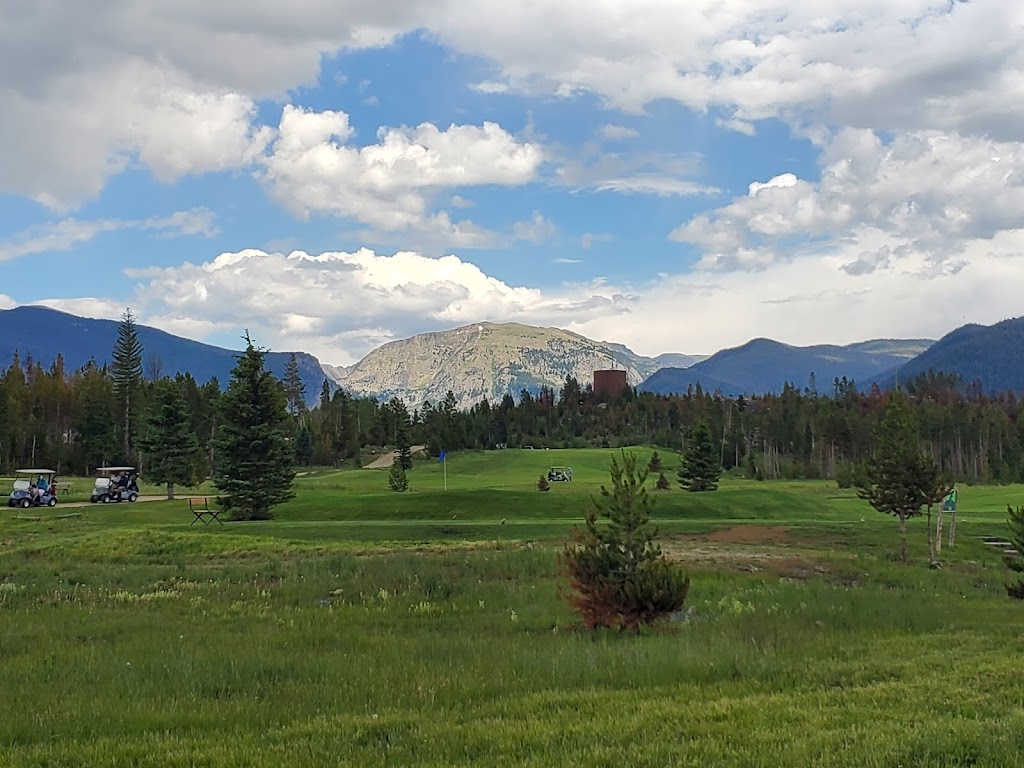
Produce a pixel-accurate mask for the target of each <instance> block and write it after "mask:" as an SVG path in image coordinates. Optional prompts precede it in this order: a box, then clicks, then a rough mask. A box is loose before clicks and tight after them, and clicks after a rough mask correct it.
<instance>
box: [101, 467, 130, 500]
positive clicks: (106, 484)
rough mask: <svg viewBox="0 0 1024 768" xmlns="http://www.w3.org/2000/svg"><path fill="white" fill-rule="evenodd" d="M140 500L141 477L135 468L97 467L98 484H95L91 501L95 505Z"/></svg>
mask: <svg viewBox="0 0 1024 768" xmlns="http://www.w3.org/2000/svg"><path fill="white" fill-rule="evenodd" d="M138 498H139V476H138V474H137V473H136V471H135V467H97V468H96V482H95V483H94V484H93V487H92V493H91V494H89V501H91V502H92V503H93V504H96V503H97V502H103V503H104V504H110V503H111V502H119V501H128V502H133V501H135V500H137V499H138Z"/></svg>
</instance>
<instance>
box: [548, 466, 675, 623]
mask: <svg viewBox="0 0 1024 768" xmlns="http://www.w3.org/2000/svg"><path fill="white" fill-rule="evenodd" d="M610 474H611V481H612V487H611V490H609V489H608V488H606V487H605V486H601V495H600V497H598V498H596V499H594V501H593V505H592V507H591V508H590V509H589V510H587V512H586V514H585V517H584V522H585V527H584V528H583V529H582V530H580V529H577V530H576V531H574V534H573V538H572V539H570V541H569V542H568V543H567V544H566V546H565V549H564V551H563V555H562V561H563V564H564V565H565V567H566V570H567V572H568V575H569V578H570V580H571V584H572V593H571V594H570V595H568V601H569V603H570V605H572V607H573V608H574V609H575V610H576V611H577V612H578V613H579V614H580V617H581V618H582V619H583V621H584V623H585V624H586V625H587V626H588V627H591V628H594V627H617V628H619V629H626V628H633V629H636V630H638V631H639V628H640V626H641V625H643V624H650V623H653V622H655V621H657V620H658V619H659V618H662V617H664V616H667V615H669V614H671V613H674V612H675V611H678V610H679V609H680V608H681V607H682V606H683V604H684V603H685V601H686V595H687V592H688V591H689V588H690V579H689V577H688V576H686V574H685V573H684V572H683V571H682V570H681V569H680V568H678V567H677V566H675V565H673V564H672V563H670V562H668V561H667V560H666V559H665V557H664V555H663V554H662V552H661V550H660V548H659V547H658V545H657V544H656V542H655V536H656V535H657V532H656V531H655V530H653V529H651V527H650V526H649V521H650V515H651V511H652V510H653V508H654V498H653V497H652V496H648V495H647V490H646V489H645V488H644V482H645V481H646V479H647V470H646V469H640V470H638V469H637V461H636V455H635V454H627V453H625V452H624V451H623V452H622V463H621V464H620V463H619V462H618V460H617V459H616V458H615V457H614V456H613V457H612V461H611V467H610ZM599 520H600V521H601V522H600V523H599Z"/></svg>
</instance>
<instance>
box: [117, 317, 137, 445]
mask: <svg viewBox="0 0 1024 768" xmlns="http://www.w3.org/2000/svg"><path fill="white" fill-rule="evenodd" d="M111 357H112V362H111V366H110V373H111V377H112V378H113V380H114V393H115V394H116V395H117V407H118V419H117V424H118V431H119V433H120V435H119V436H120V438H121V446H122V448H123V449H124V456H125V459H129V458H131V456H132V455H133V453H134V450H135V438H136V433H137V431H138V422H139V412H140V402H139V399H140V394H141V392H142V342H140V341H139V331H138V328H137V327H136V325H135V316H134V315H133V314H132V311H131V309H130V308H129V309H126V310H125V311H124V314H122V315H121V323H120V325H118V327H117V341H115V342H114V351H113V354H112V356H111Z"/></svg>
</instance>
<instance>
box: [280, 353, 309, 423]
mask: <svg viewBox="0 0 1024 768" xmlns="http://www.w3.org/2000/svg"><path fill="white" fill-rule="evenodd" d="M284 394H285V397H286V398H287V400H288V413H290V414H291V415H292V416H298V415H299V414H300V413H302V412H303V411H304V410H306V384H305V383H304V382H303V381H302V376H301V375H300V374H299V361H298V359H297V358H296V357H295V353H294V352H292V353H291V354H290V355H288V362H287V363H285V366H284Z"/></svg>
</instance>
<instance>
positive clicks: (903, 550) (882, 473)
mask: <svg viewBox="0 0 1024 768" xmlns="http://www.w3.org/2000/svg"><path fill="white" fill-rule="evenodd" d="M875 444H876V445H875V452H874V455H872V456H871V458H869V459H868V460H867V461H866V462H865V463H864V467H863V470H862V472H861V473H860V477H859V478H858V479H857V495H858V496H859V497H860V498H862V499H865V500H866V501H867V502H868V503H869V504H870V505H871V506H872V507H874V508H875V509H876V510H877V511H879V512H881V513H882V514H886V515H893V516H894V517H896V518H897V519H898V520H899V524H900V559H901V560H902V561H903V562H906V561H907V520H909V519H910V518H912V517H917V516H918V515H920V514H921V510H922V507H924V506H926V505H931V504H934V503H936V502H937V501H939V500H941V499H942V497H943V496H945V495H946V494H947V493H948V492H949V487H950V486H949V484H947V483H946V482H945V481H944V480H943V478H942V474H941V472H940V471H939V468H938V466H937V465H936V464H935V462H934V461H933V460H932V459H931V458H929V457H927V456H925V455H924V454H923V453H922V452H921V446H920V443H919V441H918V436H917V423H916V421H915V419H914V414H913V412H911V410H910V406H909V404H908V402H907V399H906V397H905V396H904V395H902V394H900V393H899V392H897V393H895V394H894V395H893V397H892V399H891V400H890V401H889V403H888V405H886V408H885V412H884V415H883V416H882V420H881V422H880V423H879V424H878V427H877V428H876V429H875Z"/></svg>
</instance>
